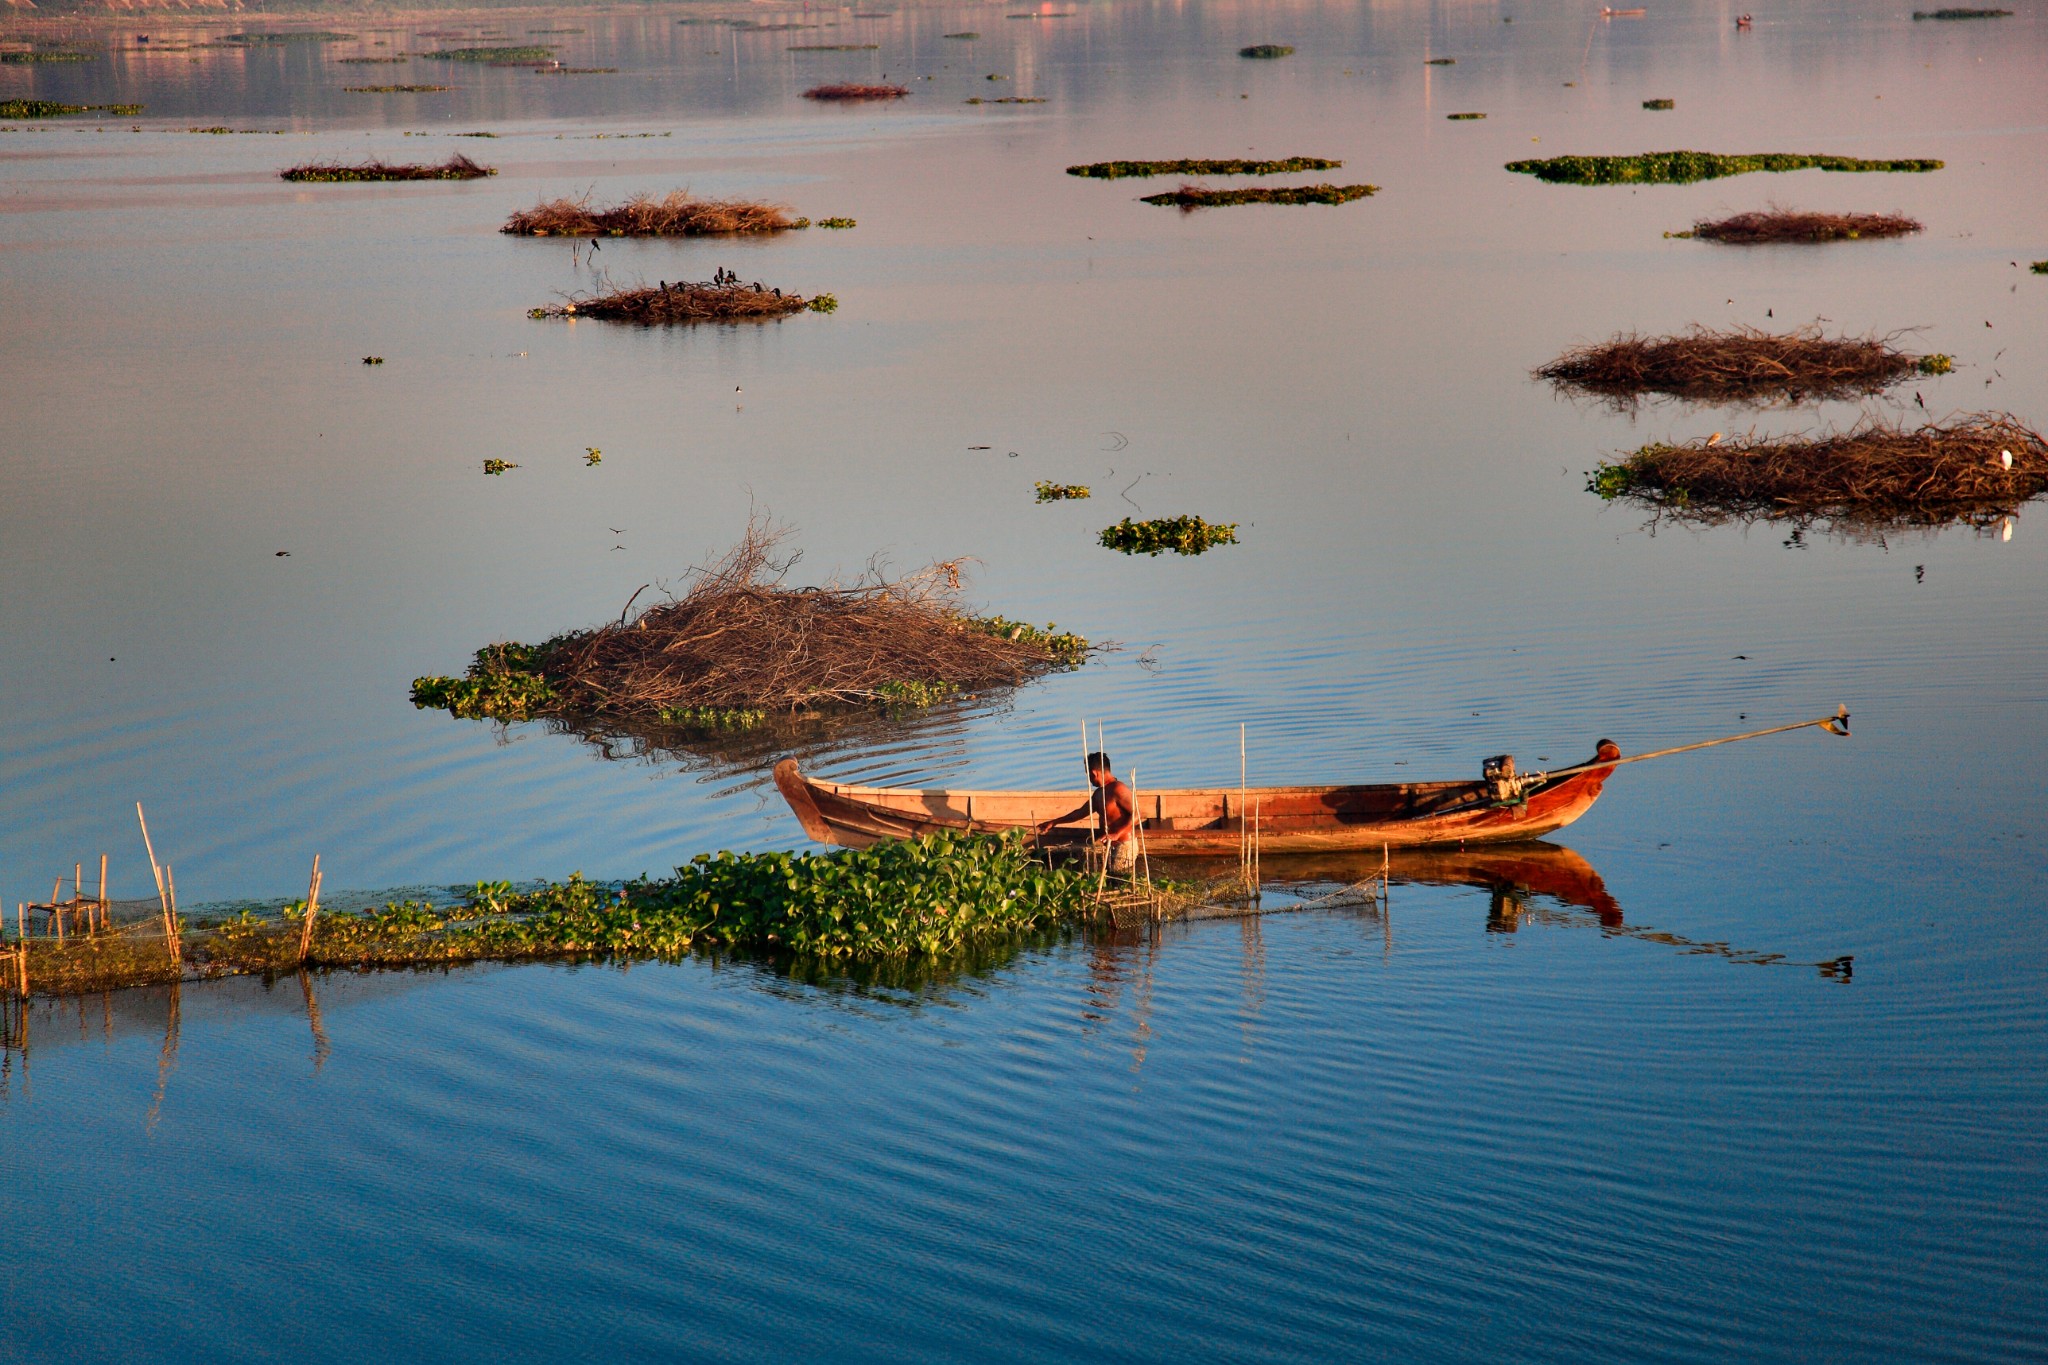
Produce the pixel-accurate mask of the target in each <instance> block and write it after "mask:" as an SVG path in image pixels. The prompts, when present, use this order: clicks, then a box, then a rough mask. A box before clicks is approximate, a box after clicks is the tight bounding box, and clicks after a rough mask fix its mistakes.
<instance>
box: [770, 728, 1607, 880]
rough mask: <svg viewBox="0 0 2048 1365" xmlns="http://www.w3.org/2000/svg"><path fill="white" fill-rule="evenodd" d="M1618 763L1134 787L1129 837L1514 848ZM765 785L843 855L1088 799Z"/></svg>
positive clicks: (782, 777)
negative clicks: (1345, 781) (1286, 783)
mask: <svg viewBox="0 0 2048 1365" xmlns="http://www.w3.org/2000/svg"><path fill="white" fill-rule="evenodd" d="M1620 758H1621V750H1620V749H1619V748H1618V747H1617V746H1616V745H1615V744H1614V742H1613V741H1612V740H1605V739H1603V740H1601V741H1600V746H1599V750H1598V752H1597V753H1595V754H1594V756H1593V757H1592V758H1591V759H1589V760H1588V761H1587V763H1586V764H1584V765H1574V766H1573V768H1572V769H1571V770H1569V771H1565V772H1564V773H1563V775H1562V776H1559V777H1555V778H1551V777H1546V776H1544V775H1543V774H1531V775H1529V776H1528V777H1524V778H1520V779H1517V778H1516V776H1515V773H1514V767H1513V764H1512V762H1509V763H1507V765H1506V766H1505V768H1501V767H1499V766H1497V765H1499V764H1500V762H1501V760H1493V761H1491V762H1489V763H1488V765H1487V768H1488V773H1487V775H1486V776H1484V777H1481V778H1477V779H1472V780H1467V781H1451V782H1387V783H1379V784H1371V785H1360V786H1314V787H1251V788H1244V789H1240V788H1237V787H1183V788H1172V789H1166V790H1148V789H1144V788H1140V789H1139V790H1138V793H1137V797H1138V816H1139V824H1140V833H1141V835H1142V836H1143V839H1144V843H1145V849H1146V851H1147V852H1148V853H1150V854H1153V855H1155V856H1158V857H1172V856H1182V857H1187V856H1223V855H1227V854H1234V853H1236V852H1237V851H1238V850H1239V849H1240V848H1241V847H1242V846H1243V844H1244V842H1245V840H1246V839H1247V838H1248V837H1249V836H1251V835H1252V834H1253V833H1256V835H1257V839H1258V845H1259V848H1260V849H1261V850H1262V851H1263V852H1266V853H1335V852H1341V851H1343V850H1346V849H1368V850H1378V849H1381V848H1389V849H1393V848H1414V847H1419V846H1422V845H1429V844H1498V843H1514V842H1519V841H1521V840H1526V839H1538V838H1541V837H1542V836H1543V835H1546V834H1549V833H1550V832H1551V831H1553V830H1558V829H1563V828H1564V827H1565V826H1566V825H1569V824H1570V823H1571V822H1572V821H1574V820H1576V819H1578V818H1579V817H1580V816H1582V815H1584V814H1585V813H1586V812H1587V811H1588V810H1590V809H1592V806H1593V803H1594V802H1595V801H1596V800H1598V799H1599V797H1600V789H1601V787H1602V786H1603V785H1604V784H1605V783H1606V781H1607V778H1608V775H1609V774H1611V773H1612V772H1613V771H1614V768H1613V766H1612V765H1613V764H1614V763H1615V762H1616V761H1618V760H1619V759H1620ZM775 785H776V786H777V787H778V788H779V789H780V790H781V792H782V795H783V799H784V800H786V801H788V802H789V808H790V809H791V810H792V811H794V812H795V813H796V818H797V819H798V820H799V821H800V822H802V824H803V827H804V833H806V834H808V835H810V837H811V838H813V839H815V840H817V841H818V842H819V843H823V844H850V845H852V846H854V847H862V846H865V845H867V844H870V843H873V842H874V841H875V840H877V839H906V838H914V837H917V836H919V835H925V834H934V833H938V832H940V831H942V830H952V831H959V832H966V831H973V832H975V833H989V834H993V833H1000V832H1002V831H1004V830H1027V831H1028V830H1029V829H1030V828H1031V827H1032V826H1033V825H1035V824H1037V823H1038V822H1039V821H1041V820H1049V819H1051V818H1053V817H1054V816H1056V815H1063V814H1065V813H1066V812H1068V811H1070V810H1074V809H1075V808H1077V807H1078V806H1080V805H1081V804H1082V803H1083V802H1084V801H1086V800H1087V793H1086V792H1085V791H1081V790H1075V789H1069V790H1066V791H978V790H977V791H969V790H966V789H957V788H950V787H924V788H920V787H857V786H850V785H847V784H844V783H839V782H820V781H817V780H815V779H813V778H808V777H805V776H804V775H803V774H802V773H801V772H800V771H798V768H797V762H796V760H795V759H793V758H785V759H783V760H782V762H780V763H778V764H776V765H775ZM1090 838H1091V831H1090V829H1089V827H1088V826H1086V825H1081V824H1076V825H1067V826H1061V827H1059V828H1057V829H1054V830H1053V831H1051V832H1050V833H1049V834H1047V835H1045V836H1043V838H1042V839H1041V842H1042V843H1043V844H1046V845H1049V846H1053V847H1078V846H1080V845H1083V844H1086V843H1087V842H1088V841H1089V839H1090Z"/></svg>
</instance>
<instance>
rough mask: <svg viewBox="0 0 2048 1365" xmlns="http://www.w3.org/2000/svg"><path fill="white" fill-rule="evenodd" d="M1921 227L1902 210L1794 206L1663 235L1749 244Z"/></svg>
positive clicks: (1850, 237) (1849, 237)
mask: <svg viewBox="0 0 2048 1365" xmlns="http://www.w3.org/2000/svg"><path fill="white" fill-rule="evenodd" d="M1922 230H1924V225H1923V224H1922V223H1920V222H1919V221H1918V220H1916V219H1912V218H1908V217H1906V216H1905V215H1904V214H1901V213H1805V212H1801V211H1799V210H1796V209H1771V210H1770V211H1769V212H1765V213H1738V214H1736V215H1734V216H1733V217H1731V218H1719V219H1714V220H1711V221H1709V220H1707V219H1701V220H1700V221H1699V222H1696V223H1694V224H1693V225H1692V227H1691V229H1690V230H1689V231H1686V232H1667V233H1665V234H1664V235H1665V236H1666V237H1701V238H1704V239H1706V240H1707V241H1709V242H1729V243H1733V244H1735V245H1738V246H1749V245H1754V244H1756V243H1760V242H1845V241H1855V240H1857V239H1859V238H1863V237H1904V236H1906V235H1907V234H1909V233H1914V232H1920V231H1922Z"/></svg>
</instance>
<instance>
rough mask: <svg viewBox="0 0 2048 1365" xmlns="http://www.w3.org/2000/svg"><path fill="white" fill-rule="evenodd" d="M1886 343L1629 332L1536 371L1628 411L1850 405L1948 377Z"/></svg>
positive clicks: (1811, 331)
mask: <svg viewBox="0 0 2048 1365" xmlns="http://www.w3.org/2000/svg"><path fill="white" fill-rule="evenodd" d="M1892 340H1893V338H1889V337H1826V336H1822V335H1821V332H1820V329H1819V328H1818V327H1806V328H1801V329H1800V330H1798V331H1796V332H1784V333H1772V332H1764V331H1760V330H1758V329H1756V328H1753V327H1737V328H1734V329H1732V330H1730V331H1726V332H1713V331H1709V330H1707V329H1706V328H1704V327H1695V328H1693V329H1692V330H1691V331H1689V332H1685V333H1683V334H1681V335H1678V336H1668V337H1643V336H1638V335H1636V334H1635V333H1633V332H1631V333H1628V334H1626V335H1623V336H1618V337H1615V338H1614V339H1613V340H1611V341H1603V342H1600V343H1598V344H1597V345H1591V346H1581V347H1579V348H1578V349H1577V350H1573V351H1567V352H1565V354H1563V355H1561V356H1559V357H1558V358H1557V359H1556V360H1553V361H1551V362H1550V363H1549V364H1548V365H1545V366H1544V367H1543V368H1541V369H1539V370H1537V371H1536V377H1537V378H1539V379H1547V380H1549V381H1550V382H1551V383H1553V384H1557V385H1559V386H1560V387H1567V386H1568V387H1572V388H1578V389H1583V390H1586V391H1587V392H1590V393H1595V394H1599V395H1601V396H1602V397H1605V398H1608V399H1611V400H1613V401H1614V402H1616V403H1617V404H1626V403H1629V402H1631V401H1633V400H1634V399H1635V398H1637V397H1638V396H1640V395H1642V394H1646V393H1658V394H1666V395H1669V396H1671V397H1674V398H1684V399H1689V400H1692V401H1695V402H1754V401H1758V400H1772V399H1788V400H1789V399H1812V398H1848V397H1856V396H1860V395H1865V394H1872V393H1876V392H1878V391H1879V390H1881V389H1883V388H1884V387H1885V386H1887V385H1889V384H1894V383H1897V382H1898V381H1899V380H1901V379H1904V378H1905V377H1906V376H1908V375H1911V374H1916V373H1918V374H1945V373H1947V372H1948V371H1949V370H1950V369H1951V368H1952V367H1953V362H1952V361H1951V360H1950V359H1949V357H1947V356H1944V355H1927V356H1916V355H1909V354H1907V353H1906V352H1904V351H1901V350H1898V349H1897V348H1896V347H1894V346H1893V345H1892Z"/></svg>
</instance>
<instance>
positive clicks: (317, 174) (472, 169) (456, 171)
mask: <svg viewBox="0 0 2048 1365" xmlns="http://www.w3.org/2000/svg"><path fill="white" fill-rule="evenodd" d="M497 173H498V171H497V168H496V167H495V166H483V165H479V164H478V163H476V162H474V161H471V160H470V159H469V158H468V157H466V156H463V155H462V154H461V153H459V152H458V153H457V154H456V155H454V156H451V157H449V158H448V159H447V160H446V161H443V162H442V163H440V164H439V165H422V164H420V163H417V162H394V161H377V160H370V161H358V162H354V163H350V162H342V161H308V162H306V163H305V164H304V165H300V166H293V167H292V168H291V169H289V170H285V171H280V172H278V178H279V179H280V180H318V181H348V180H480V179H482V178H483V177H484V176H487V175H496V174H497Z"/></svg>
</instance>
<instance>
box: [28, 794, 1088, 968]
mask: <svg viewBox="0 0 2048 1365" xmlns="http://www.w3.org/2000/svg"><path fill="white" fill-rule="evenodd" d="M1096 888H1097V878H1096V877H1095V875H1094V874H1092V873H1089V872H1085V871H1083V870H1081V869H1079V868H1078V867H1076V866H1074V865H1073V864H1071V863H1056V862H1053V861H1050V860H1048V859H1046V858H1045V857H1043V856H1042V855H1040V854H1039V853H1038V852H1037V851H1036V850H1033V849H1032V848H1030V847H1029V845H1028V844H1027V842H1026V840H1025V839H1024V837H1023V836H1022V835H1021V834H1018V833H1014V832H1013V833H1010V834H1007V835H1000V836H987V835H972V834H964V833H950V832H944V833H938V834H933V835H928V836H925V837H922V838H916V839H891V840H884V841H882V842H880V843H878V844H876V845H874V846H873V847H871V848H867V849H858V850H854V849H846V850H837V851H834V852H830V853H797V854H792V853H777V852H769V853H730V852H722V853H718V854H715V855H713V854H700V855H699V856H697V857H696V858H693V859H691V861H690V862H689V863H687V864H685V865H684V866H681V867H678V868H676V869H675V873H674V875H673V876H670V877H661V878H640V879H636V880H632V881H626V882H604V881H590V880H586V879H585V878H583V877H582V876H580V875H578V876H572V877H570V878H569V879H568V880H566V881H562V882H543V883H537V884H534V883H529V884H526V885H524V886H517V885H514V884H513V883H511V882H504V881H498V882H477V883H475V884H474V885H473V886H472V887H470V888H468V889H467V891H466V892H462V893H458V894H455V895H453V896H447V897H441V896H431V895H430V896H427V897H420V898H414V897H407V898H406V899H403V900H394V901H388V902H386V903H384V904H381V905H377V904H363V903H361V901H360V900H358V901H357V903H356V905H355V906H354V908H343V906H341V905H334V904H330V903H328V902H326V901H324V900H322V901H320V902H318V904H317V907H316V908H314V909H313V911H312V913H311V915H310V924H309V913H308V911H309V906H308V903H307V902H306V901H304V900H298V901H292V902H289V903H287V904H284V905H282V906H279V905H276V904H275V903H271V904H269V905H247V904H245V905H243V906H242V907H239V908H234V907H224V908H222V909H221V910H219V911H216V912H214V913H210V914H209V913H198V914H194V915H192V916H189V917H187V918H186V919H185V921H184V922H183V923H182V924H181V925H180V926H179V929H178V933H177V936H176V937H177V942H178V944H179V949H180V951H179V952H178V953H177V954H176V955H175V956H174V955H173V954H172V953H171V952H170V950H169V946H168V944H169V942H170V940H169V939H167V938H166V936H165V935H164V932H163V930H162V929H161V928H160V927H158V928H156V929H155V930H154V936H153V938H152V937H151V936H150V934H148V933H142V932H138V933H135V934H125V933H111V932H110V933H101V934H96V935H91V936H85V935H73V936H72V937H70V938H68V939H66V940H64V941H62V942H59V941H57V940H55V939H52V938H38V937H31V938H30V939H28V940H27V941H26V949H27V963H26V967H27V973H28V988H29V993H30V994H31V995H65V994H79V993H85V992H96V991H102V990H112V989H119V988H122V987H127V986H140V985H153V984H164V983H168V982H174V981H179V980H184V979H191V978H202V979H203V978H209V977H222V976H242V975H262V976H266V977H274V976H279V975H283V974H287V973H293V972H297V971H301V970H306V969H314V970H333V969H346V970H357V971H360V970H372V969H395V968H422V967H425V968H444V967H450V966H456V965H460V964H466V963H474V962H519V961H548V960H552V961H591V960H612V961H634V960H649V959H654V960H675V959H678V958H680V957H682V956H683V955H685V954H688V953H692V952H703V951H736V952H752V953H766V954H774V955H782V956H787V957H790V958H800V959H810V960H813V961H819V960H823V961H837V962H884V961H896V962H905V961H922V962H927V963H930V962H935V961H946V960H950V959H953V958H954V957H955V956H956V955H959V954H962V953H968V952H971V951H973V950H976V949H987V948H990V947H994V946H997V945H1001V944H1004V943H1007V942H1012V941H1020V940H1022V939H1024V938H1026V937H1028V936H1030V935H1034V934H1042V933H1045V932H1047V931H1049V930H1052V929H1055V928H1056V927H1058V926H1060V925H1063V924H1072V923H1075V922H1079V921H1083V920H1087V919H1091V918H1094V917H1095V915H1096V913H1097V907H1096V905H1095V892H1096ZM337 899H339V898H337ZM344 904H346V903H344ZM148 906H149V908H150V909H152V910H153V909H155V902H150V903H148ZM20 946H22V945H20V944H15V945H10V949H9V951H8V952H7V953H6V954H5V955H4V956H0V965H4V966H5V967H6V968H7V969H9V971H10V972H11V973H12V976H11V978H10V979H9V980H7V981H6V982H4V983H0V985H4V987H5V989H7V990H8V991H9V992H10V993H12V992H15V991H17V990H18V989H19V985H20V971H21V963H20V962H19V960H18V959H17V958H16V957H15V952H14V949H17V948H19V947H20Z"/></svg>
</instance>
